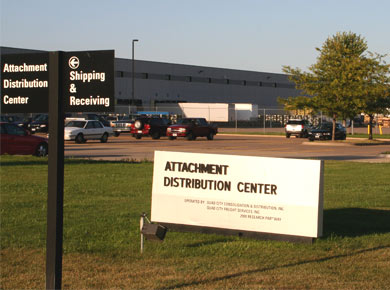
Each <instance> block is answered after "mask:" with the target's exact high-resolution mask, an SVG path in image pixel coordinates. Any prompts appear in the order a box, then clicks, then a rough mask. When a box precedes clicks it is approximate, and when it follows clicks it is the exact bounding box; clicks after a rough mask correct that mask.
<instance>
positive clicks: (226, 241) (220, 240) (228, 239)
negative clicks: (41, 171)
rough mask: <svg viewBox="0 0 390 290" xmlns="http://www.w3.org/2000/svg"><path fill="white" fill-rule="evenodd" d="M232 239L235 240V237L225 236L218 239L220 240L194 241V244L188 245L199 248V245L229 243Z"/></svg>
mask: <svg viewBox="0 0 390 290" xmlns="http://www.w3.org/2000/svg"><path fill="white" fill-rule="evenodd" d="M232 241H233V239H230V238H223V239H218V240H208V241H203V242H198V243H193V244H189V245H187V247H189V248H197V247H202V246H207V245H213V244H218V243H228V242H232Z"/></svg>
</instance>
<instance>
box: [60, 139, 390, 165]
mask: <svg viewBox="0 0 390 290" xmlns="http://www.w3.org/2000/svg"><path fill="white" fill-rule="evenodd" d="M155 150H161V151H178V152H195V153H214V154H232V155H246V156H263V157H285V158H312V159H322V160H350V161H361V162H390V158H386V156H384V155H383V154H381V153H383V152H386V151H390V142H386V144H383V145H352V144H343V143H335V144H331V143H330V142H323V141H316V142H308V140H307V139H300V138H290V139H287V138H285V137H284V136H264V135H263V136H261V135H256V136H251V135H229V134H218V135H216V136H215V139H214V140H212V141H209V140H207V139H206V138H198V139H197V140H194V141H187V140H186V139H177V140H168V138H167V137H162V138H161V139H159V140H152V139H151V138H150V137H149V138H148V137H145V138H142V139H140V140H136V139H135V138H133V137H131V136H130V135H129V134H121V135H120V136H119V137H110V138H109V140H108V143H105V144H103V143H100V142H99V141H88V142H87V143H85V144H75V143H74V142H71V141H69V142H65V156H66V157H75V158H90V159H96V160H136V161H141V160H153V157H154V151H155Z"/></svg>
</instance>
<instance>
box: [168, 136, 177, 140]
mask: <svg viewBox="0 0 390 290" xmlns="http://www.w3.org/2000/svg"><path fill="white" fill-rule="evenodd" d="M168 139H169V140H175V139H176V137H173V136H169V137H168Z"/></svg>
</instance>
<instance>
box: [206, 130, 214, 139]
mask: <svg viewBox="0 0 390 290" xmlns="http://www.w3.org/2000/svg"><path fill="white" fill-rule="evenodd" d="M213 139H214V133H213V132H210V133H209V134H208V135H207V140H213Z"/></svg>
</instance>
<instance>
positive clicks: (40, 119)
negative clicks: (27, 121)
mask: <svg viewBox="0 0 390 290" xmlns="http://www.w3.org/2000/svg"><path fill="white" fill-rule="evenodd" d="M48 119H49V116H48V115H39V116H38V118H36V119H35V121H36V122H44V121H47V120H48Z"/></svg>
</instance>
